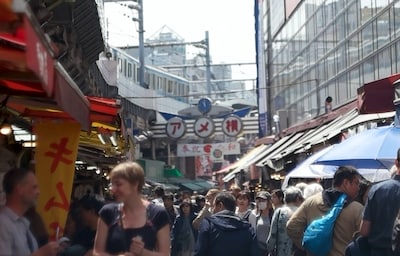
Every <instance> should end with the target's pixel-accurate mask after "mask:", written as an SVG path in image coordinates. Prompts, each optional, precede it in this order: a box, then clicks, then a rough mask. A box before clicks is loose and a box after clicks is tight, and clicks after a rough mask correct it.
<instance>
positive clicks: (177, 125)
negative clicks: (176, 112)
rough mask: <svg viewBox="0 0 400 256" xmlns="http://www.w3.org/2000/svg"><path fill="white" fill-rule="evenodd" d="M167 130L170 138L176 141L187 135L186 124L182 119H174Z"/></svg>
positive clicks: (170, 120)
mask: <svg viewBox="0 0 400 256" xmlns="http://www.w3.org/2000/svg"><path fill="white" fill-rule="evenodd" d="M165 130H166V133H167V135H168V137H171V138H174V139H179V138H181V137H182V136H183V135H185V132H186V123H185V121H184V120H183V119H182V118H180V117H173V118H171V119H169V120H168V123H167V124H166V127H165Z"/></svg>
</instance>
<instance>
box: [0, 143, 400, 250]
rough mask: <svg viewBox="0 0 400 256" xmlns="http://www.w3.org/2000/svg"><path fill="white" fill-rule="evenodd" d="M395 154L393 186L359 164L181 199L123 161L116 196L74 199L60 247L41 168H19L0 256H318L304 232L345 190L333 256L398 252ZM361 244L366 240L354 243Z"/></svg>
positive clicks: (11, 185) (2, 215) (115, 173)
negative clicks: (314, 176) (281, 183)
mask: <svg viewBox="0 0 400 256" xmlns="http://www.w3.org/2000/svg"><path fill="white" fill-rule="evenodd" d="M397 155H398V157H397V159H396V161H395V166H396V170H395V173H394V175H393V178H392V179H391V180H387V181H382V182H379V183H377V184H371V183H369V182H366V181H365V180H364V179H363V178H362V176H361V175H360V174H359V173H358V172H357V170H356V169H355V168H353V167H351V166H341V167H339V168H338V169H337V171H336V172H335V174H334V177H333V180H332V186H330V187H326V188H324V187H323V186H321V185H320V184H318V183H317V182H313V183H310V184H305V183H298V184H296V185H293V186H289V187H287V188H286V189H285V190H283V191H282V190H279V189H277V190H272V191H267V190H262V191H258V192H257V193H256V194H255V196H254V198H253V197H252V196H251V195H252V194H251V193H250V192H249V191H246V190H242V189H241V188H240V187H239V186H237V185H233V186H231V187H230V189H229V190H228V191H223V190H219V189H216V188H213V189H210V190H209V191H208V192H207V193H206V194H205V195H191V194H190V193H183V195H182V197H180V198H178V197H176V196H175V195H174V194H172V193H170V192H166V191H164V189H163V188H162V187H157V188H156V189H155V190H154V197H153V198H152V199H149V198H146V197H145V196H144V195H143V194H142V188H143V186H144V184H145V175H144V171H143V169H142V167H141V166H140V165H139V164H137V163H135V162H125V163H121V164H119V165H117V166H116V167H115V168H114V169H113V170H112V171H111V173H110V181H111V186H110V189H111V192H112V195H113V198H114V200H113V201H112V202H104V201H103V200H101V199H99V198H98V197H96V196H94V195H85V196H84V197H82V198H81V199H80V200H78V201H77V202H74V204H72V205H71V210H70V213H69V216H68V220H67V223H66V226H65V234H64V237H63V238H61V239H60V240H59V241H49V239H48V235H47V234H46V230H45V228H44V225H43V223H42V222H41V219H40V216H39V215H38V214H37V212H36V211H35V208H34V207H35V202H36V200H37V198H38V196H39V186H38V183H37V180H36V177H35V174H34V172H33V171H31V170H26V169H12V170H10V171H9V172H7V174H6V175H5V177H4V180H3V187H4V191H5V193H6V205H5V206H4V207H3V208H1V210H0V223H1V225H0V255H10V256H11V255H21V256H23V255H35V256H36V255H39V256H40V255H45V256H51V255H60V256H70V255H74V256H79V255H84V256H89V255H125V256H193V255H194V256H214V255H215V256H220V255H229V256H293V255H294V256H302V255H309V256H310V255H311V254H310V253H309V252H307V251H305V250H304V248H303V244H302V239H303V234H304V230H305V229H306V227H307V226H308V225H309V224H310V223H311V222H312V221H313V220H315V219H318V218H321V217H322V216H324V215H325V214H326V213H327V212H328V211H329V209H330V208H331V207H332V205H333V204H334V203H335V202H336V200H337V199H338V198H339V197H340V196H341V195H343V194H345V195H346V202H345V204H344V207H343V209H342V210H341V213H340V215H339V216H338V217H337V219H336V220H335V226H334V229H333V236H332V237H333V238H332V241H331V245H332V246H331V249H330V251H329V253H328V256H344V255H346V256H355V255H363V256H395V255H396V253H395V252H394V251H393V250H392V241H393V239H392V230H393V224H394V223H395V219H396V217H397V216H398V213H399V209H400V150H399V151H398V154H397ZM38 227H39V228H38ZM40 227H42V228H40ZM360 238H363V239H364V240H363V242H364V243H363V244H361V243H355V241H359V240H358V239H360ZM361 247H362V248H361ZM366 248H367V249H366ZM363 250H364V251H363ZM360 252H363V253H362V254H360ZM365 253H367V254H365ZM397 255H398V254H397Z"/></svg>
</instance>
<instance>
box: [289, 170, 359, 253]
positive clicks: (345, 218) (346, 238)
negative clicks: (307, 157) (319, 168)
mask: <svg viewBox="0 0 400 256" xmlns="http://www.w3.org/2000/svg"><path fill="white" fill-rule="evenodd" d="M359 183H360V174H359V173H358V172H357V170H356V169H355V168H353V167H350V166H341V167H339V168H338V169H337V170H336V172H335V174H334V176H333V184H332V188H329V189H326V190H323V191H322V192H319V193H317V194H315V195H313V196H311V197H309V198H307V199H306V200H305V201H304V202H303V203H302V204H301V205H300V207H299V208H298V209H297V210H296V211H295V212H294V213H293V215H292V217H291V218H290V219H289V221H288V222H287V226H286V227H287V234H288V236H289V237H290V238H291V239H292V240H293V242H294V243H295V245H296V246H297V247H298V248H302V240H303V234H304V230H305V229H306V227H307V226H308V225H309V224H310V223H311V222H312V221H313V220H315V219H318V218H320V217H322V216H323V215H325V214H326V213H327V212H328V211H329V210H330V209H331V207H332V206H333V204H335V202H336V201H337V199H338V198H339V196H340V195H341V194H342V193H345V194H346V195H347V199H346V203H345V205H344V207H343V209H342V211H341V213H340V215H339V216H338V218H337V219H336V222H335V228H334V230H333V241H332V248H331V250H330V251H329V254H328V256H337V255H344V252H345V249H346V246H347V245H348V244H349V243H350V242H351V241H352V237H353V234H354V233H355V232H356V231H358V230H359V228H360V223H361V215H362V210H363V206H362V205H361V204H360V203H359V202H356V201H354V199H355V198H356V197H357V195H358V190H359V187H358V185H359ZM307 255H309V254H307Z"/></svg>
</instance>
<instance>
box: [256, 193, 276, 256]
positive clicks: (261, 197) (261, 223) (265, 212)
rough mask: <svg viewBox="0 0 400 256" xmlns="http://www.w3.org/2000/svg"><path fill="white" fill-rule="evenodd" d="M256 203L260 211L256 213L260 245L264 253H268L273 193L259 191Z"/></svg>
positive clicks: (257, 234)
mask: <svg viewBox="0 0 400 256" xmlns="http://www.w3.org/2000/svg"><path fill="white" fill-rule="evenodd" d="M256 204H257V206H256V208H257V209H258V212H259V213H258V215H256V236H257V241H258V246H259V248H260V250H261V252H262V255H267V238H268V233H269V230H270V227H271V211H270V209H271V208H272V202H271V194H270V193H269V192H267V191H260V192H258V193H257V195H256Z"/></svg>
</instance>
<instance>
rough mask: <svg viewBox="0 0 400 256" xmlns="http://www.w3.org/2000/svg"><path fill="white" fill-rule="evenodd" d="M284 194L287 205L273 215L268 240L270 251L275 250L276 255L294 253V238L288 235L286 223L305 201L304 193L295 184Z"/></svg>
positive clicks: (282, 255) (283, 255)
mask: <svg viewBox="0 0 400 256" xmlns="http://www.w3.org/2000/svg"><path fill="white" fill-rule="evenodd" d="M283 194H284V202H285V205H283V206H281V207H280V208H278V209H276V210H275V212H274V214H273V216H272V222H271V228H270V230H269V234H268V239H267V240H266V241H267V249H268V252H270V253H272V252H275V253H274V255H275V256H286V255H293V253H294V249H293V247H294V246H293V242H292V240H291V239H290V237H289V236H288V235H287V232H286V223H287V221H288V220H289V219H290V217H291V216H292V214H293V213H294V212H295V211H296V209H297V208H298V207H299V206H300V204H301V203H302V202H303V194H302V192H301V190H300V189H299V188H297V187H295V186H290V187H287V188H286V189H285V191H284V192H283ZM294 255H298V254H294Z"/></svg>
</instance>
